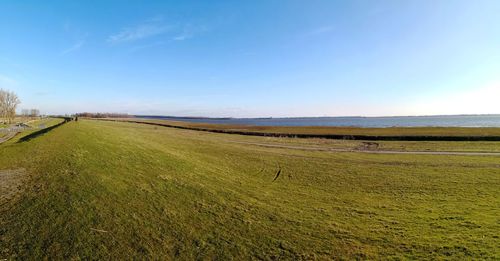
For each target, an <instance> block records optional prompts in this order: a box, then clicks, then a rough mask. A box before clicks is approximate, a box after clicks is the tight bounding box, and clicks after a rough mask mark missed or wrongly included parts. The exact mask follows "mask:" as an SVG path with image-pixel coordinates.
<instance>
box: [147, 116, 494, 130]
mask: <svg viewBox="0 0 500 261" xmlns="http://www.w3.org/2000/svg"><path fill="white" fill-rule="evenodd" d="M140 117H141V118H155V119H166V120H176V121H186V122H199V123H214V124H235V125H255V126H354V127H500V115H473V116H471V115H469V116H412V117H307V118H224V119H221V118H182V117H163V116H140Z"/></svg>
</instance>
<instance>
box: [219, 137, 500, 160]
mask: <svg viewBox="0 0 500 261" xmlns="http://www.w3.org/2000/svg"><path fill="white" fill-rule="evenodd" d="M228 142H231V143H238V144H246V145H255V146H261V147H268V148H284V149H297V150H312V151H328V152H357V153H369V154H410V155H415V154H418V155H453V156H499V157H500V152H455V151H396V150H360V149H337V148H326V147H313V146H295V145H285V144H270V143H258V142H244V141H228Z"/></svg>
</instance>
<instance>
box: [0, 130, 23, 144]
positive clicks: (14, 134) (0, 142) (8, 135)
mask: <svg viewBox="0 0 500 261" xmlns="http://www.w3.org/2000/svg"><path fill="white" fill-rule="evenodd" d="M18 133H19V132H17V131H12V132H9V133H8V134H7V135H6V136H4V137H2V138H0V144H2V143H4V142H6V141H8V140H10V139H12V138H14V136H16V135H17V134H18Z"/></svg>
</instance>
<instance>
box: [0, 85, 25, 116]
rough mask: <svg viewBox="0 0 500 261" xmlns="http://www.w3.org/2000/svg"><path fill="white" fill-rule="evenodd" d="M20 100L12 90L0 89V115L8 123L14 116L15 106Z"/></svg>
mask: <svg viewBox="0 0 500 261" xmlns="http://www.w3.org/2000/svg"><path fill="white" fill-rule="evenodd" d="M19 103H21V101H20V100H19V98H18V97H17V95H16V94H15V93H14V92H11V91H5V90H3V89H0V116H1V117H2V118H3V119H4V120H5V119H6V120H7V121H8V122H9V123H11V122H12V121H13V120H14V118H15V117H16V108H17V105H19Z"/></svg>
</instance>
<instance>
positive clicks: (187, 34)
mask: <svg viewBox="0 0 500 261" xmlns="http://www.w3.org/2000/svg"><path fill="white" fill-rule="evenodd" d="M207 30H208V29H207V27H206V26H193V25H190V24H188V25H185V26H184V27H183V29H182V31H181V32H180V33H179V34H177V35H175V36H174V37H173V38H172V40H174V41H184V40H187V39H190V38H193V37H194V36H195V35H197V34H200V33H202V32H205V31H207Z"/></svg>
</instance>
